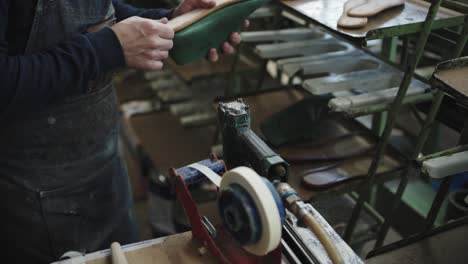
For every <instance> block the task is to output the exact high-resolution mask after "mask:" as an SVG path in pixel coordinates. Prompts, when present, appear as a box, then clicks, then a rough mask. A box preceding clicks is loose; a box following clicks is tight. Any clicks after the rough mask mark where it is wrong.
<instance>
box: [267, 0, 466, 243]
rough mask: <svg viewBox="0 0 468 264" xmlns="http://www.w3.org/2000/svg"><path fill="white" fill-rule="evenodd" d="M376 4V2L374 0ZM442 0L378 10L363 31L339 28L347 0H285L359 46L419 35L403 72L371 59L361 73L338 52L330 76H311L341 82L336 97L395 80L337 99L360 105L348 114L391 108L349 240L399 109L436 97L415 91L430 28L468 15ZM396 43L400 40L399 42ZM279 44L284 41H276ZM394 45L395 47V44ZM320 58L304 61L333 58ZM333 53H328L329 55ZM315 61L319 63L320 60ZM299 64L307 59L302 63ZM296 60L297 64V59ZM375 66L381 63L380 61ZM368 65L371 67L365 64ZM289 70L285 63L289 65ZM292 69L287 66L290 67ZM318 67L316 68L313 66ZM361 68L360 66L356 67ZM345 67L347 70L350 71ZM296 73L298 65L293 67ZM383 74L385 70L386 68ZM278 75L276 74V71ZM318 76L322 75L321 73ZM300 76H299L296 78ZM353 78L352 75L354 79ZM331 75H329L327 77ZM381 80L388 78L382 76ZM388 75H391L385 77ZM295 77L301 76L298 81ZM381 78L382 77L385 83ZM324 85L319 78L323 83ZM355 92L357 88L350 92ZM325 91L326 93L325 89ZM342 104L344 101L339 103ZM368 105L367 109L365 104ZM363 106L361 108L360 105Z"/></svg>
mask: <svg viewBox="0 0 468 264" xmlns="http://www.w3.org/2000/svg"><path fill="white" fill-rule="evenodd" d="M370 2H372V1H370ZM441 2H442V1H433V2H432V4H430V3H427V2H423V1H417V0H408V1H406V4H405V5H404V6H401V7H395V8H392V9H391V10H388V11H385V12H383V13H381V14H379V15H378V16H376V17H371V18H370V19H369V20H368V24H367V26H365V27H363V28H361V29H342V28H339V27H338V24H337V22H338V19H339V17H340V16H341V15H342V13H343V12H342V8H343V4H344V3H345V0H341V1H340V0H338V1H325V0H323V1H321V0H318V1H310V0H309V1H307V0H297V1H283V2H282V4H281V5H282V7H284V9H285V12H290V13H293V14H295V15H298V16H299V17H300V18H301V19H303V20H305V21H307V22H309V23H312V24H315V25H317V26H319V27H321V28H323V29H325V30H326V31H328V32H330V33H332V34H333V35H335V36H338V37H340V38H342V39H344V40H345V41H348V42H352V43H354V44H355V46H357V47H358V48H359V47H361V46H363V45H365V44H367V41H368V40H372V39H384V38H386V39H388V38H391V37H397V36H404V35H409V34H414V33H420V34H419V35H418V39H417V42H416V46H415V51H414V54H413V56H412V57H411V60H410V61H409V63H407V65H405V66H404V67H405V69H404V70H401V69H400V71H397V74H396V76H395V77H392V78H390V79H389V80H387V79H388V76H385V74H378V73H379V72H378V71H372V70H375V69H378V68H379V65H378V63H373V62H369V61H366V62H363V63H362V65H363V66H364V70H362V71H356V70H354V71H353V70H350V69H353V68H355V67H353V65H352V64H353V63H356V61H358V62H359V59H356V57H355V56H349V57H348V58H347V59H342V58H341V57H343V56H344V55H343V54H340V55H338V56H336V57H333V56H330V57H332V58H333V60H332V61H333V63H330V65H329V66H330V68H331V70H330V71H331V74H330V73H329V72H320V73H317V72H313V71H312V73H311V75H314V74H316V76H314V78H317V77H320V74H322V76H323V75H329V76H326V77H323V78H324V79H322V80H321V81H322V82H323V83H325V84H330V85H323V87H334V85H333V79H336V80H335V84H337V86H340V85H341V87H340V88H338V89H337V90H340V93H339V94H337V93H335V94H334V95H335V96H349V91H346V92H348V94H345V93H341V90H351V92H355V93H359V92H360V90H361V89H360V88H361V87H362V86H366V83H367V86H369V85H370V86H372V85H374V84H377V83H378V84H380V83H382V82H383V83H392V82H394V86H393V87H387V88H393V89H391V90H387V91H384V92H381V91H377V93H376V94H371V95H370V96H369V94H364V95H358V97H357V98H356V97H354V98H346V100H341V101H342V102H336V101H335V103H336V104H335V105H333V104H332V105H331V106H334V107H335V109H340V108H341V107H342V105H355V106H357V109H358V110H359V111H357V112H351V114H350V116H356V115H362V114H371V113H379V112H383V111H386V110H388V111H389V117H388V119H387V122H386V126H385V129H384V130H383V133H382V137H381V138H380V139H379V140H378V142H377V143H376V151H375V154H374V155H373V158H372V162H371V164H370V167H369V170H368V173H367V178H368V180H367V181H366V184H365V186H364V188H362V190H361V191H360V195H359V199H358V201H357V204H356V207H355V210H354V212H353V214H352V217H351V219H350V223H349V226H348V229H347V230H346V233H345V239H346V240H347V241H349V240H350V239H351V236H352V234H353V231H354V228H355V225H356V222H357V219H358V218H359V215H360V212H361V209H362V208H363V206H364V204H365V199H366V197H369V193H370V190H371V188H372V186H374V184H376V183H377V182H378V181H377V180H378V179H379V177H378V175H379V169H380V168H381V165H382V163H384V160H385V155H384V154H385V149H386V147H387V145H388V141H389V138H390V135H391V132H392V129H393V127H394V125H395V120H396V118H397V116H398V113H399V111H400V109H401V108H402V105H405V104H410V103H411V104H414V103H418V102H422V101H430V100H432V99H433V94H432V92H428V91H427V85H425V86H426V87H417V88H416V89H415V88H414V85H413V84H414V73H415V70H416V67H417V66H418V63H419V61H420V59H421V57H422V55H423V52H424V48H425V46H426V43H427V40H428V36H429V34H430V32H431V31H432V30H434V29H439V28H446V27H452V26H457V25H462V24H463V23H464V22H465V19H466V15H464V14H462V13H458V12H455V11H452V10H449V9H446V8H443V7H442V8H441V7H440V5H441ZM466 28H467V27H466V25H465V28H464V31H463V32H466ZM460 43H461V44H463V45H458V44H460ZM464 43H466V39H464V38H463V33H462V36H461V37H460V39H459V40H458V44H457V45H458V46H464ZM395 44H396V42H395ZM278 45H281V43H280V44H278ZM393 47H396V46H395V45H393ZM297 56H298V55H294V54H293V56H291V57H297ZM299 56H303V57H302V58H277V59H276V60H275V59H271V60H270V61H275V64H276V66H277V65H278V63H276V62H278V61H281V59H284V60H289V61H288V63H291V61H294V60H296V59H297V60H303V58H304V57H307V55H304V54H299ZM318 56H325V57H326V59H323V60H322V61H320V58H317V57H316V58H315V59H311V58H310V57H309V58H308V60H307V62H306V63H311V64H314V63H315V64H316V65H313V66H315V68H316V69H320V68H322V65H323V64H324V63H327V60H328V59H329V58H330V57H327V55H323V54H320V55H318ZM328 56H329V55H328ZM458 56H460V54H459V52H458V53H457V52H454V54H453V57H458ZM317 61H319V62H318V63H317ZM301 63H303V62H302V61H301ZM296 64H297V63H296ZM376 64H377V65H376ZM366 67H367V68H366ZM273 68H274V70H273V71H272V72H274V73H276V74H278V71H277V69H278V68H279V67H276V68H275V67H273ZM285 68H287V67H285ZM291 68H292V67H289V69H291ZM313 68H314V67H312V69H313ZM356 68H357V67H356ZM299 69H300V70H299V73H300V74H302V75H304V72H307V71H304V69H305V67H302V68H299ZM340 69H341V70H343V72H338V73H334V72H333V71H338V70H340ZM346 71H347V72H346ZM293 72H294V69H293ZM383 72H385V71H383ZM272 75H274V74H272ZM317 75H319V76H317ZM283 76H284V75H283V74H281V76H277V77H280V78H282V77H283ZM364 76H365V77H366V78H365V79H367V80H366V81H364V82H363V81H362V80H359V79H361V78H360V77H364ZM384 76H385V77H384ZM294 77H297V76H294ZM353 77H354V78H353ZM327 78H328V79H327ZM381 78H384V80H383V79H381ZM385 78H387V79H385ZM296 80H297V79H296ZM382 80H383V81H382ZM294 81H295V79H294V78H289V79H287V78H285V81H283V84H287V85H288V86H294V84H297V83H295V82H294ZM350 81H354V82H355V84H356V86H358V87H351V88H348V87H347V84H349V83H350ZM301 82H302V80H300V79H299V84H300V83H301ZM306 82H307V80H306V81H305V82H304V83H306ZM319 83H320V82H319ZM309 84H310V83H309ZM420 88H422V89H423V91H424V92H422V93H421V92H420V91H418V90H419V89H420ZM352 90H354V91H352ZM323 93H327V92H323ZM381 98H383V99H385V101H380V99H381ZM375 99H378V100H377V101H378V103H377V104H372V105H367V103H368V102H369V101H373V100H375ZM338 103H341V104H338ZM361 106H364V107H361ZM359 108H361V109H359Z"/></svg>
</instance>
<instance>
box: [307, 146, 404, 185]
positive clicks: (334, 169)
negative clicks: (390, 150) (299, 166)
mask: <svg viewBox="0 0 468 264" xmlns="http://www.w3.org/2000/svg"><path fill="white" fill-rule="evenodd" d="M372 158H373V155H372V154H367V155H364V156H359V157H356V158H352V159H348V160H346V161H343V162H337V163H334V164H331V166H323V167H321V168H318V169H312V170H307V171H305V172H304V174H303V176H302V179H301V184H302V186H303V187H305V188H307V189H309V190H314V191H319V190H324V189H328V188H332V187H335V186H337V185H340V184H342V183H346V182H349V181H355V180H363V179H365V178H366V177H367V173H368V170H369V167H370V165H371V163H372ZM400 168H401V163H400V162H399V161H397V160H395V159H393V158H390V157H388V156H385V158H384V160H383V162H382V163H381V165H380V166H379V168H378V170H377V175H376V176H377V177H379V176H381V175H382V174H384V173H389V172H393V171H396V170H399V169H400Z"/></svg>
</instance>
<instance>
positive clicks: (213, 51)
mask: <svg viewBox="0 0 468 264" xmlns="http://www.w3.org/2000/svg"><path fill="white" fill-rule="evenodd" d="M218 59H219V57H218V52H217V51H216V49H210V51H209V52H208V60H209V61H211V62H215V61H218Z"/></svg>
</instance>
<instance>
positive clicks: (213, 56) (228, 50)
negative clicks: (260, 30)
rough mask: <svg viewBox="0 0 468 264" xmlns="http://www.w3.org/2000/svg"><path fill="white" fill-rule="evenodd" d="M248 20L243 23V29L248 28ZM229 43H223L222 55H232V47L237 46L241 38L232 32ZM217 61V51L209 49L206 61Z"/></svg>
mask: <svg viewBox="0 0 468 264" xmlns="http://www.w3.org/2000/svg"><path fill="white" fill-rule="evenodd" d="M249 24H250V22H249V20H245V21H244V28H248V27H249ZM229 41H230V42H227V41H226V42H224V43H223V53H224V54H233V53H234V51H235V50H234V47H233V46H235V45H239V43H240V42H241V36H240V34H239V33H238V32H232V33H231V38H230V40H229ZM218 59H219V56H218V51H217V50H216V49H215V48H212V49H210V51H209V53H208V60H209V61H211V62H215V61H217V60H218Z"/></svg>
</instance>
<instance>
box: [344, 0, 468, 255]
mask: <svg viewBox="0 0 468 264" xmlns="http://www.w3.org/2000/svg"><path fill="white" fill-rule="evenodd" d="M441 2H442V0H434V1H432V4H431V6H430V8H429V11H428V14H427V17H426V20H425V22H424V24H423V30H422V32H420V34H419V38H418V41H417V44H416V48H415V54H414V55H413V56H412V58H411V59H412V60H411V61H410V64H409V65H408V66H407V71H406V73H405V76H404V77H403V80H402V82H401V85H400V89H399V91H398V94H397V96H396V98H395V101H394V103H393V105H392V107H391V109H390V110H389V118H388V120H387V124H386V126H385V129H384V132H383V134H382V137H381V140H380V142H379V144H378V146H377V154H376V157H375V159H374V161H373V163H372V165H371V168H370V169H369V174H368V177H369V179H368V184H367V186H366V188H365V189H364V190H363V191H362V192H360V195H359V199H358V202H357V204H356V207H355V209H354V211H353V213H352V215H351V218H350V220H349V222H348V227H347V229H346V232H345V236H344V239H345V241H348V242H349V241H350V240H351V237H352V234H353V231H354V229H355V226H356V223H357V220H358V219H359V215H360V212H361V210H362V207H363V204H364V202H365V201H366V200H368V197H369V195H370V191H371V189H372V187H373V186H374V183H375V174H376V171H377V168H378V166H379V164H380V162H381V159H382V157H381V155H382V153H384V151H385V148H386V145H387V143H388V140H389V137H390V133H391V131H392V129H393V127H394V125H395V121H396V118H397V116H398V113H399V112H400V110H401V108H402V103H403V101H404V99H405V95H406V92H407V90H408V87H409V84H410V80H411V76H412V75H413V74H414V71H415V69H416V67H417V65H418V63H419V60H420V58H421V56H422V54H423V52H424V48H425V46H426V43H427V39H428V37H429V34H430V32H431V30H432V29H433V24H434V19H435V17H436V14H437V12H438V10H439V7H440V4H441ZM466 20H467V19H466V17H465V21H464V22H465V24H464V28H463V32H462V35H461V37H460V39H459V41H458V44H457V48H456V50H455V51H454V57H459V56H460V54H461V52H462V50H463V48H464V47H465V45H466V42H467V39H468V23H467V22H468V21H466ZM443 96H444V94H443V92H442V91H437V92H436V95H435V96H434V99H433V103H432V107H431V110H430V111H429V113H428V116H427V119H426V122H425V124H424V126H423V128H422V129H421V132H420V135H419V137H418V142H417V143H416V147H415V149H414V151H413V153H412V156H411V157H410V159H409V161H408V164H407V166H406V169H405V172H404V174H403V177H402V178H401V181H400V184H399V186H398V189H397V193H396V195H395V201H394V203H393V205H392V208H391V210H390V213H389V214H388V215H387V216H386V217H385V221H384V224H383V225H382V227H381V229H380V231H379V235H378V237H377V242H376V245H375V247H376V248H377V247H379V246H381V245H382V244H383V240H384V238H385V236H386V234H387V232H388V229H389V227H390V225H391V221H390V220H389V219H391V218H390V217H389V216H391V215H392V213H393V212H395V211H396V209H397V208H398V206H399V203H400V201H401V196H402V195H403V192H404V189H405V188H406V185H407V183H408V178H409V176H410V175H411V174H412V172H413V167H412V166H411V165H412V160H414V159H416V158H417V157H418V155H419V153H420V152H421V150H422V148H423V146H424V143H425V142H426V140H427V138H428V136H429V133H430V131H431V127H432V126H433V124H434V119H435V115H436V113H437V112H438V109H439V107H440V104H441V103H442V99H443ZM445 185H447V184H446V183H445V184H444V183H443V184H442V186H441V189H443V188H447V189H448V185H447V186H445ZM435 200H436V201H438V197H436V199H435ZM433 207H437V205H434V206H433ZM439 207H440V205H439ZM434 209H435V208H434ZM433 212H434V210H433V208H431V211H430V213H429V217H428V221H429V222H430V221H432V223H431V225H432V224H433V220H434V219H435V216H433V215H432V214H433Z"/></svg>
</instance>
